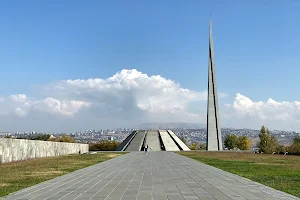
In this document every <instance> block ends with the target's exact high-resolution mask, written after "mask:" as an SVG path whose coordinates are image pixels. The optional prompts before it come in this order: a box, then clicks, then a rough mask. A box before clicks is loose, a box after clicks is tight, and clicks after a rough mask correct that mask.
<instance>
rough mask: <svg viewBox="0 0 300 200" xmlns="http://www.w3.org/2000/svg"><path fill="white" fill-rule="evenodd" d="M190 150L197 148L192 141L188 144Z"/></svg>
mask: <svg viewBox="0 0 300 200" xmlns="http://www.w3.org/2000/svg"><path fill="white" fill-rule="evenodd" d="M189 148H190V150H197V143H195V142H193V143H192V144H191V145H190V146H189Z"/></svg>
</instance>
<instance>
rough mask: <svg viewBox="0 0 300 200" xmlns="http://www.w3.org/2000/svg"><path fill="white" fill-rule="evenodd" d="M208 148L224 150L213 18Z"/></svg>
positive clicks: (209, 65)
mask: <svg viewBox="0 0 300 200" xmlns="http://www.w3.org/2000/svg"><path fill="white" fill-rule="evenodd" d="M207 104H208V105H207V147H206V148H207V150H208V151H218V150H223V147H222V135H221V128H220V115H219V104H218V92H217V79H216V67H215V61H214V45H213V36H212V20H211V19H210V27H209V61H208V98H207Z"/></svg>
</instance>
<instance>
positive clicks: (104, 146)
mask: <svg viewBox="0 0 300 200" xmlns="http://www.w3.org/2000/svg"><path fill="white" fill-rule="evenodd" d="M120 144H121V143H120V142H116V141H109V140H100V141H99V142H97V143H90V144H89V150H90V151H115V150H116V149H117V147H118V146H119V145H120Z"/></svg>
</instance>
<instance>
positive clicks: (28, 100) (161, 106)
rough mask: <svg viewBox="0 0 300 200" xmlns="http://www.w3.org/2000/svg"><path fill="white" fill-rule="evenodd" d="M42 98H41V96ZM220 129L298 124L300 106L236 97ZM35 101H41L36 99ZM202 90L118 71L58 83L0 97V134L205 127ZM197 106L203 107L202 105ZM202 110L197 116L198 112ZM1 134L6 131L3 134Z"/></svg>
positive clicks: (227, 107) (225, 107) (226, 108)
mask: <svg viewBox="0 0 300 200" xmlns="http://www.w3.org/2000/svg"><path fill="white" fill-rule="evenodd" d="M41 96H43V97H41ZM227 96H228V95H227V94H226V93H220V94H219V98H220V101H219V102H220V111H221V117H222V118H221V125H222V126H233V127H236V125H237V124H238V125H242V126H245V127H249V126H252V125H251V123H253V125H255V124H256V127H257V128H259V126H260V125H261V124H263V123H270V125H271V124H272V123H274V124H278V123H279V122H280V123H283V124H289V123H291V122H293V123H294V122H296V121H299V120H300V102H298V101H295V102H276V101H275V100H273V99H268V100H267V101H265V102H264V101H259V102H254V101H252V100H251V99H250V98H248V97H246V96H243V95H242V94H240V93H237V94H236V97H235V99H234V101H233V102H232V103H231V104H226V105H223V104H222V98H225V97H227ZM39 97H40V98H39ZM206 99H207V92H206V91H202V92H199V91H193V90H189V89H187V88H183V87H181V86H180V84H179V83H177V82H175V81H173V80H169V79H166V78H164V77H161V76H159V75H155V76H148V75H147V74H144V73H142V72H139V71H137V70H135V69H132V70H127V69H123V70H122V71H120V72H117V73H116V74H115V75H113V76H111V77H109V78H107V79H101V78H95V79H85V80H83V79H76V80H62V81H57V82H53V83H49V84H47V85H43V86H41V90H40V93H37V94H36V95H35V96H32V97H28V96H27V95H26V94H14V95H10V96H7V97H3V96H2V97H0V121H1V122H0V125H1V127H2V128H1V129H2V130H1V131H5V130H9V131H25V130H37V131H81V130H84V129H90V128H93V129H99V128H112V127H114V128H117V127H134V126H136V125H138V124H140V123H145V122H196V123H206ZM201 102H202V103H201ZM199 106H200V107H201V109H200V110H201V111H200V112H198V111H196V110H199V109H198V107H199ZM4 129H5V130H4Z"/></svg>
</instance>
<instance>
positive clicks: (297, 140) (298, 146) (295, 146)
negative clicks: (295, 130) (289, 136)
mask: <svg viewBox="0 0 300 200" xmlns="http://www.w3.org/2000/svg"><path fill="white" fill-rule="evenodd" d="M287 150H288V152H289V154H293V155H300V135H296V136H295V137H294V139H293V143H292V144H291V146H289V147H288V148H287Z"/></svg>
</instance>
